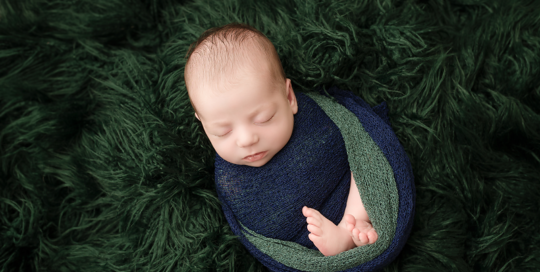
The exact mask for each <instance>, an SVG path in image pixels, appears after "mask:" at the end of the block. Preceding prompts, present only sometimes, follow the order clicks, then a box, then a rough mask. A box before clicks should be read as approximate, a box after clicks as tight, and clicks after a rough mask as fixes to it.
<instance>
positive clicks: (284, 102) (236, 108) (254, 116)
mask: <svg viewBox="0 0 540 272" xmlns="http://www.w3.org/2000/svg"><path fill="white" fill-rule="evenodd" d="M188 55H189V58H188V61H187V63H186V66H185V70H184V79H185V83H186V88H187V90H188V94H189V98H190V101H191V104H192V106H193V108H194V111H195V117H196V118H197V119H198V120H199V121H200V122H201V124H202V126H203V128H204V131H205V133H206V135H207V136H208V139H209V140H210V142H211V144H212V146H213V148H214V149H215V151H216V153H217V156H218V157H219V158H220V159H222V160H224V161H226V162H227V163H230V164H232V165H236V166H238V169H245V168H246V167H248V168H250V170H251V171H259V170H260V171H263V170H264V169H266V167H270V166H269V165H271V164H272V163H273V159H274V160H275V157H278V156H281V157H280V160H281V161H286V160H287V159H290V162H291V163H293V161H294V163H295V164H298V162H297V160H294V159H295V158H293V157H294V155H293V156H291V158H285V157H284V158H282V157H283V156H284V154H285V153H284V151H283V149H286V148H293V147H292V146H291V147H289V146H290V145H292V144H293V143H291V142H290V141H291V137H292V136H293V135H296V134H293V132H295V133H300V132H297V130H296V126H297V125H300V123H298V124H297V123H295V120H296V121H297V122H300V121H298V120H308V119H306V118H308V117H309V116H307V115H308V114H309V113H310V112H309V111H307V110H305V109H303V106H302V105H307V104H306V103H308V102H302V103H300V102H301V101H305V100H307V98H306V96H305V95H302V94H297V95H295V93H294V91H293V88H292V84H291V80H290V79H288V78H286V77H285V73H284V71H283V68H282V65H281V62H280V60H279V57H278V54H277V52H276V50H275V48H274V46H273V45H272V43H271V42H270V40H269V39H268V38H266V37H265V36H264V35H263V34H262V33H261V32H259V31H258V30H256V29H254V28H252V27H250V26H248V25H245V24H237V23H233V24H228V25H225V26H223V27H219V28H213V29H210V30H207V31H206V32H205V33H203V35H201V37H200V38H199V40H198V41H197V42H196V43H194V44H193V45H192V47H190V50H189V52H188ZM188 55H186V56H188ZM297 96H298V100H297ZM300 98H302V100H301V99H300ZM301 115H302V116H305V117H303V118H304V119H300V117H301ZM302 122H304V123H302V124H303V126H304V127H306V128H309V123H306V122H308V121H302ZM313 129H319V128H313ZM322 129H324V128H320V129H319V131H318V132H317V133H323V132H324V131H323V130H322ZM334 130H335V131H337V130H336V129H334ZM328 131H330V130H328ZM334 133H339V131H337V132H334ZM321 135H322V134H321ZM294 137H301V135H298V136H294ZM343 150H344V149H343ZM286 154H287V156H290V154H291V153H290V152H288V153H286ZM336 154H338V153H336ZM339 154H345V153H343V152H341V153H339ZM341 157H343V156H341ZM334 161H339V163H340V164H341V165H342V166H343V165H344V167H346V168H343V169H347V173H346V175H345V174H343V173H341V174H340V173H337V174H336V177H337V178H336V180H338V181H339V180H344V181H346V182H348V183H347V184H345V186H346V188H345V187H344V188H345V189H346V190H344V191H345V192H346V191H347V190H348V195H346V194H344V195H342V196H341V199H338V200H337V201H338V202H340V203H343V205H342V207H343V208H341V210H340V211H325V213H327V214H333V217H334V218H337V217H336V216H338V217H340V218H339V220H338V221H336V220H335V219H334V222H333V221H332V220H329V219H328V218H327V216H325V215H323V213H322V210H318V209H315V208H314V207H308V206H307V204H308V203H305V204H302V206H299V207H298V206H294V205H288V206H287V207H289V208H288V209H283V211H279V212H276V213H271V214H267V212H266V211H265V210H264V209H265V208H266V207H267V206H269V205H270V206H271V205H274V203H276V201H275V200H272V203H267V202H265V201H266V200H267V199H260V198H259V199H256V198H253V197H251V196H250V195H249V192H250V191H249V189H240V188H250V187H249V184H247V185H246V184H240V185H241V186H240V185H238V184H236V183H234V182H239V180H238V179H235V180H233V181H231V182H230V183H227V184H226V185H223V186H221V187H222V188H221V189H220V190H222V191H223V190H227V194H228V197H229V198H237V197H238V198H239V197H244V198H250V197H251V198H252V199H253V201H252V202H251V204H250V205H251V206H248V207H238V208H237V209H238V210H239V213H240V212H244V217H241V216H238V218H245V216H254V218H259V219H258V220H265V221H266V222H268V223H265V224H263V226H264V227H265V228H266V227H267V225H272V224H273V226H268V227H267V233H268V234H269V235H270V236H272V234H273V233H275V232H279V231H283V229H284V228H286V227H285V225H286V223H287V221H294V220H296V218H294V216H296V215H300V217H301V218H302V220H305V222H304V226H305V225H307V232H306V235H305V236H307V238H309V240H310V241H311V242H312V243H313V245H314V246H315V247H316V248H317V249H318V250H319V251H320V252H321V253H322V254H323V255H325V256H333V255H336V254H338V253H340V252H343V251H347V250H349V249H352V248H354V247H357V246H363V245H367V244H373V243H374V242H375V241H376V240H377V238H378V235H377V232H376V231H375V229H374V228H373V226H372V224H371V221H370V219H369V217H368V214H367V212H366V210H365V208H364V206H363V204H362V200H361V198H360V194H359V191H358V188H357V186H356V183H355V181H354V178H353V175H352V172H351V171H350V169H349V168H348V162H347V160H346V158H345V159H343V160H334ZM334 161H329V162H327V165H328V171H331V170H332V169H334V167H333V166H332V163H337V162H334ZM305 163H306V164H308V163H309V161H305ZM325 165H326V164H325ZM319 170H320V171H327V170H325V169H319ZM297 174H298V175H299V174H300V173H279V171H273V172H272V173H270V174H265V175H266V176H265V177H268V180H269V181H270V182H266V183H271V181H272V180H274V179H277V178H283V177H287V176H288V177H295V176H297ZM309 174H310V173H303V175H304V176H302V177H309V176H308V175H309ZM273 175H275V176H273ZM218 179H220V177H216V180H218ZM224 179H226V177H224ZM292 179H294V178H291V180H292ZM315 179H316V177H314V178H313V180H315ZM309 180H312V179H311V178H306V180H305V183H307V182H309ZM349 180H350V182H349ZM338 181H336V182H338ZM331 182H332V181H328V183H329V184H330V183H331ZM307 185H309V184H307ZM307 185H306V186H307ZM242 186H243V187H242ZM272 188H274V189H272V190H274V191H273V192H270V193H268V195H269V196H270V197H273V196H279V195H281V194H283V192H281V191H280V189H279V187H277V188H276V187H272ZM332 188H334V187H332ZM328 190H334V189H328ZM295 194H300V193H295ZM270 197H269V198H268V199H270ZM301 197H302V196H301V195H298V199H302V198H301ZM311 198H313V196H309V198H306V199H308V200H310V199H311ZM308 202H309V201H308ZM291 203H292V202H291ZM309 203H311V202H309ZM278 204H279V203H278ZM276 207H282V206H279V205H278V206H276ZM232 209H233V210H234V207H232ZM321 209H322V208H321ZM240 210H241V211H240ZM300 213H301V214H300ZM337 214H339V215H337ZM302 215H303V216H304V217H302ZM284 216H288V217H284ZM296 217H298V216H296ZM245 221H247V220H245ZM241 223H244V225H246V224H247V223H246V222H242V221H241ZM276 226H277V227H276ZM261 229H262V227H261ZM269 230H270V231H269ZM287 233H293V234H291V236H290V237H288V239H290V240H293V241H301V240H302V235H304V234H302V231H299V232H294V231H290V230H287ZM304 245H306V246H308V247H309V245H308V244H307V243H304Z"/></svg>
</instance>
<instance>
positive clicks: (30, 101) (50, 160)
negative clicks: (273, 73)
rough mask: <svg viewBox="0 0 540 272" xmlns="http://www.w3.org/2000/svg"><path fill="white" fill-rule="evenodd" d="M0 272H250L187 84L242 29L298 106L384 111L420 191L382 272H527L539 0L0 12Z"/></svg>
mask: <svg viewBox="0 0 540 272" xmlns="http://www.w3.org/2000/svg"><path fill="white" fill-rule="evenodd" d="M0 3H1V4H0V158H1V159H0V163H1V165H0V166H1V167H0V271H6V272H7V271H216V270H217V271H229V270H234V271H264V270H265V268H264V267H263V266H262V265H261V264H260V263H258V262H257V261H256V260H255V259H254V258H253V257H251V256H250V255H249V254H248V253H247V251H246V250H245V249H244V248H243V246H242V245H241V244H240V243H239V242H238V241H237V240H236V239H235V238H234V236H233V235H232V232H231V230H230V228H229V226H228V225H227V222H226V221H225V218H224V216H223V215H222V212H221V208H220V203H219V201H218V200H217V198H216V193H215V190H214V183H213V158H214V151H213V149H212V146H211V145H210V143H209V142H208V140H207V139H206V136H205V134H204V132H203V130H202V128H201V126H200V125H199V123H198V122H197V121H196V119H195V117H194V116H193V110H192V108H191V106H190V103H189V100H188V96H187V93H186V89H185V85H184V81H183V68H184V64H185V60H184V59H183V57H184V55H185V54H186V52H187V50H188V47H189V45H190V44H191V43H192V42H194V41H195V40H196V38H197V37H198V36H199V35H200V34H201V33H202V32H203V31H204V30H206V29H208V28H210V27H214V26H220V25H223V24H227V23H230V22H244V23H248V24H251V25H253V26H254V27H256V28H258V29H259V30H261V31H262V32H263V33H265V34H266V35H267V36H268V38H269V39H270V40H271V41H272V42H273V43H274V45H275V47H276V49H277V51H278V53H279V55H280V57H281V60H282V63H283V66H284V69H285V72H286V75H287V77H288V78H290V79H291V80H292V82H293V87H294V90H295V91H296V92H299V91H301V92H306V91H311V90H313V88H315V87H316V86H319V85H324V86H325V87H326V88H328V87H330V86H332V85H337V86H338V87H340V88H341V89H346V90H351V91H353V92H354V93H355V94H357V95H359V96H360V97H362V98H364V99H365V100H366V101H367V102H368V103H370V104H371V105H372V106H373V105H376V104H378V103H380V102H382V101H387V103H388V106H389V110H390V114H389V115H390V119H391V122H392V127H393V128H394V130H395V132H396V134H397V136H398V138H399V139H400V140H401V142H402V144H403V146H404V147H405V150H406V151H407V153H408V154H409V157H410V159H411V162H412V165H413V169H414V173H415V183H416V189H417V206H416V216H415V220H414V227H413V229H412V233H411V236H410V238H409V240H408V243H407V245H406V246H405V248H404V249H403V251H402V252H401V254H400V255H399V256H398V258H397V259H396V260H395V261H394V262H393V263H392V264H391V265H390V266H388V267H387V268H386V270H385V271H437V272H440V271H539V270H540V247H539V246H540V234H539V233H540V216H539V210H540V87H539V83H540V57H539V56H540V1H517V0H512V1H508V0H501V1H474V0H461V1H390V0H379V1H376V0H373V1H363V0H362V1H336V0H320V1H319V0H313V1H305V0H295V1H290V0H280V1H252V0H226V1H221V0H214V1H209V0H205V1H170V0H153V1H152V0H147V1H143V0H139V1H126V0H80V1H75V0H71V1H68V0H56V1H28V0H25V1H6V0H3V1H1V2H0Z"/></svg>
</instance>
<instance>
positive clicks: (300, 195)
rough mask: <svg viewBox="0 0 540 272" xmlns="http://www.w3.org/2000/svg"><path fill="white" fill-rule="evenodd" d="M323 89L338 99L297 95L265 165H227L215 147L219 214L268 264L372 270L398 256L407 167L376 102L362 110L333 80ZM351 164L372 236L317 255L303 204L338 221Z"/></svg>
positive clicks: (407, 215)
mask: <svg viewBox="0 0 540 272" xmlns="http://www.w3.org/2000/svg"><path fill="white" fill-rule="evenodd" d="M328 93H329V94H331V95H333V96H334V97H335V98H336V100H337V101H338V102H339V103H337V102H335V101H332V100H331V99H330V98H328V97H325V96H323V95H317V94H307V95H306V94H302V93H297V94H296V97H297V101H298V112H297V114H296V115H295V116H294V129H293V133H292V135H291V139H290V140H289V142H288V143H287V144H286V145H285V146H284V147H283V149H282V150H280V151H279V152H278V153H277V154H276V155H275V156H274V157H273V158H272V159H271V160H270V161H269V162H268V163H266V164H265V165H263V166H261V167H250V166H245V165H235V164H231V163H228V162H226V161H225V160H223V159H222V158H221V157H219V155H217V154H216V162H215V166H216V170H215V179H216V188H217V192H218V197H219V199H220V201H221V202H222V207H223V211H224V213H225V216H226V218H227V221H228V222H229V224H230V226H231V229H232V231H233V233H235V234H236V235H238V237H239V239H240V241H241V242H242V243H243V244H244V245H245V246H246V248H247V249H248V250H249V251H250V253H251V254H252V255H253V256H255V257H256V258H257V259H258V260H259V261H261V262H262V263H263V264H264V265H266V266H267V267H268V268H270V269H271V270H274V271H299V270H300V271H340V270H347V271H371V270H374V269H378V268H381V267H382V266H384V265H386V264H387V263H389V262H390V261H391V260H393V259H394V258H395V257H396V256H397V254H398V253H399V251H400V250H401V248H402V247H403V245H404V243H405V240H406V238H407V237H408V234H409V232H410V227H411V226H412V218H413V215H414V209H413V207H414V187H413V186H414V185H413V184H412V171H411V167H410V162H409V160H408V158H407V156H406V154H405V152H404V150H403V148H402V146H401V145H400V144H399V141H398V140H397V137H396V136H395V134H394V133H393V131H392V129H391V127H390V126H389V122H388V119H387V117H386V108H385V103H383V104H381V105H379V106H377V107H375V108H374V109H371V107H369V105H368V104H367V103H365V102H364V101H363V100H361V99H360V98H358V97H356V96H354V95H353V94H352V93H350V92H345V91H342V90H339V89H337V88H335V87H334V88H331V89H330V90H329V91H328ZM374 110H375V111H374ZM373 136H375V137H373ZM350 171H352V172H353V173H354V176H355V180H356V184H357V187H358V189H359V192H360V194H361V196H362V202H363V204H364V206H365V208H366V210H367V212H368V215H369V217H370V220H371V221H372V224H373V227H374V228H375V230H376V231H377V233H378V235H379V238H378V240H377V241H376V242H375V243H374V244H372V245H366V246H362V247H356V248H354V249H352V250H349V251H346V252H342V253H340V254H338V255H336V256H329V257H324V256H323V255H322V254H321V253H320V252H319V251H318V250H317V249H316V247H315V246H314V245H313V243H312V242H311V241H310V240H309V239H308V234H309V232H308V231H307V223H306V218H305V217H304V216H303V214H302V207H303V206H308V207H311V208H314V209H317V210H318V211H319V212H321V214H323V215H324V216H325V217H326V218H328V219H329V220H330V221H332V222H333V223H334V224H338V223H339V221H340V220H341V218H342V217H343V213H344V209H345V205H346V202H347V196H348V193H349V184H350ZM398 180H400V181H402V182H401V183H400V182H397V181H398ZM400 189H401V190H400ZM411 192H412V193H411ZM404 193H405V194H404ZM407 193H408V194H407ZM402 195H403V196H402Z"/></svg>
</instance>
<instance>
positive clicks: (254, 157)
mask: <svg viewBox="0 0 540 272" xmlns="http://www.w3.org/2000/svg"><path fill="white" fill-rule="evenodd" d="M267 153H268V151H263V152H259V153H255V154H253V155H249V156H246V157H244V159H243V160H245V161H248V162H254V161H258V160H260V159H262V158H264V157H265V156H266V154H267Z"/></svg>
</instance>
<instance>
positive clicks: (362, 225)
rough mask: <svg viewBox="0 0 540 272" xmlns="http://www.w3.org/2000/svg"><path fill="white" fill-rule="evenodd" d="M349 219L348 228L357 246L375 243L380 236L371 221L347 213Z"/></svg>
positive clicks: (346, 218) (346, 217)
mask: <svg viewBox="0 0 540 272" xmlns="http://www.w3.org/2000/svg"><path fill="white" fill-rule="evenodd" d="M345 220H346V221H347V230H348V231H349V233H350V235H351V237H352V239H353V241H354V244H355V245H356V246H365V245H367V244H370V245H371V244H373V243H375V241H377V238H378V237H379V236H378V235H377V232H376V231H375V229H374V228H373V225H372V224H371V222H369V221H364V220H360V219H358V220H357V219H355V218H354V216H352V215H350V214H347V215H345Z"/></svg>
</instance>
